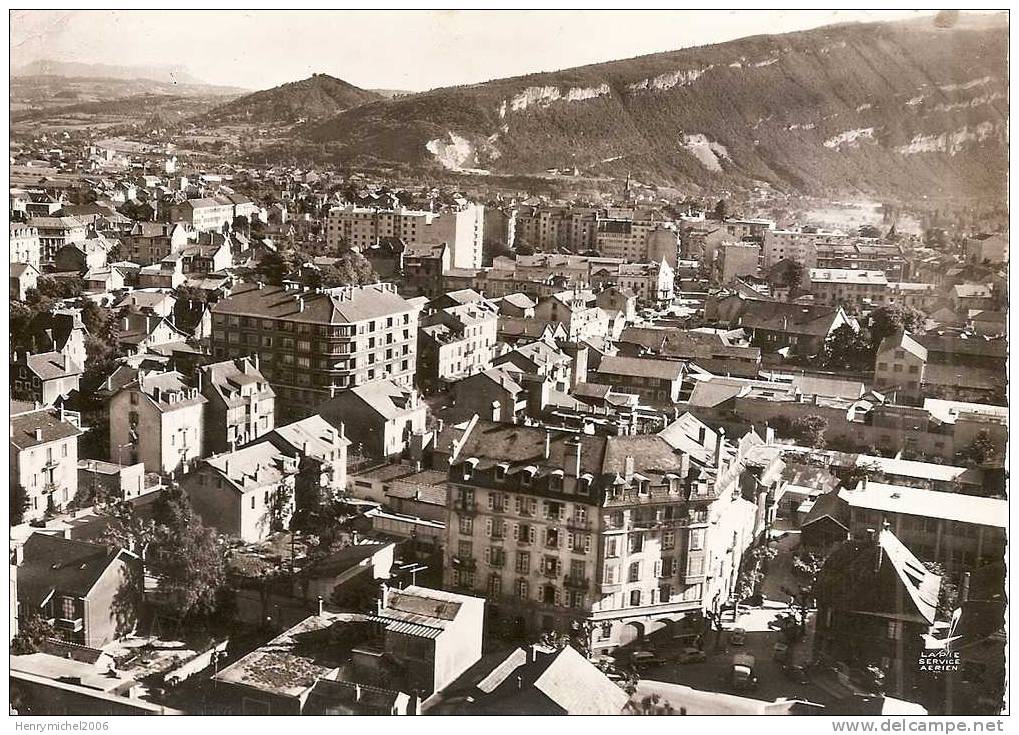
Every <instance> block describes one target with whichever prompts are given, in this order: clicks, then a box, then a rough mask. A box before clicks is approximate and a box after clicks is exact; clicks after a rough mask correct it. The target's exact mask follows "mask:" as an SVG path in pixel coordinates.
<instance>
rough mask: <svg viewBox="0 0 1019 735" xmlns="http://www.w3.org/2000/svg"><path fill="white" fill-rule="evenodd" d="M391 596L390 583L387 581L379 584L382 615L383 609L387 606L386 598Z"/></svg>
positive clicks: (379, 602) (379, 611)
mask: <svg viewBox="0 0 1019 735" xmlns="http://www.w3.org/2000/svg"><path fill="white" fill-rule="evenodd" d="M387 597H389V585H387V584H386V583H385V582H383V583H382V584H380V585H379V599H378V601H377V602H378V614H379V615H381V614H382V611H383V610H384V609H385V608H386V598H387Z"/></svg>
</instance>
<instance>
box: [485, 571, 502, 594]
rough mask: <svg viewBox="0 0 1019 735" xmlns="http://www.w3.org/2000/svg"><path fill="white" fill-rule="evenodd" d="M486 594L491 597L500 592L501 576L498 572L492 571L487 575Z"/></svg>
mask: <svg viewBox="0 0 1019 735" xmlns="http://www.w3.org/2000/svg"><path fill="white" fill-rule="evenodd" d="M488 594H489V595H490V596H492V597H498V596H499V595H501V594H502V577H500V576H499V575H498V574H494V573H493V574H491V575H490V576H489V577H488Z"/></svg>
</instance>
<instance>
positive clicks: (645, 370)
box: [588, 355, 687, 407]
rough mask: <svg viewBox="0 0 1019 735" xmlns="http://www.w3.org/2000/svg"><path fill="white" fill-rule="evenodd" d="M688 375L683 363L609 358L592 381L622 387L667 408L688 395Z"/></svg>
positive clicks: (605, 358) (599, 365) (601, 363)
mask: <svg viewBox="0 0 1019 735" xmlns="http://www.w3.org/2000/svg"><path fill="white" fill-rule="evenodd" d="M685 374H686V363H684V362H681V361H679V360H657V359H654V358H649V357H621V356H618V355H606V356H604V357H602V359H601V362H599V363H598V367H597V368H595V369H594V370H592V371H591V375H590V377H589V379H588V380H589V382H591V383H601V384H603V385H611V386H616V387H619V388H621V389H624V390H625V391H626V392H627V393H636V394H637V395H639V396H640V397H641V398H642V399H643V400H645V401H648V402H649V403H651V404H653V405H656V406H662V407H667V406H671V405H672V404H674V403H677V402H678V401H680V400H683V398H684V397H685V396H686V395H687V394H685V393H684V391H683V376H684V375H685Z"/></svg>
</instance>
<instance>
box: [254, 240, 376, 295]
mask: <svg viewBox="0 0 1019 735" xmlns="http://www.w3.org/2000/svg"><path fill="white" fill-rule="evenodd" d="M311 261H312V257H311V256H310V255H308V254H307V253H304V252H302V251H301V250H298V249H296V248H285V249H282V250H279V251H269V252H267V253H266V254H265V255H264V256H263V257H262V260H261V261H260V262H259V264H258V272H259V273H260V274H261V275H262V277H263V278H265V279H266V281H267V282H268V283H271V284H273V285H276V286H279V285H282V284H283V282H284V281H285V280H300V281H301V282H302V283H303V284H304V285H305V286H308V287H309V288H334V287H336V286H360V285H365V284H368V283H375V282H376V281H378V276H377V274H376V273H375V269H374V268H372V266H371V263H369V262H368V259H367V258H365V257H364V256H363V255H361V254H360V253H356V252H353V251H350V252H346V253H344V254H342V255H340V256H339V257H338V258H337V259H336V261H335V262H334V263H326V264H323V265H317V266H315V267H314V268H306V269H304V270H303V274H302V266H304V265H305V264H307V263H310V262H311Z"/></svg>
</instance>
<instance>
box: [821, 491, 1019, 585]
mask: <svg viewBox="0 0 1019 735" xmlns="http://www.w3.org/2000/svg"><path fill="white" fill-rule="evenodd" d="M835 492H836V493H837V494H838V503H836V504H835V505H833V507H832V508H831V509H830V511H829V515H830V516H832V517H833V518H835V519H837V520H839V521H840V522H841V523H842V524H843V525H844V527H845V528H846V530H847V531H848V534H849V535H850V536H851V537H852V538H855V539H864V538H867V536H868V534H869V533H870V532H873V531H875V530H880V529H882V528H889V529H890V530H891V531H892V532H893V533H895V535H896V536H897V537H898V538H899V539H901V540H902V542H903V543H905V544H907V545H908V546H909V548H910V549H912V550H913V552H914V553H915V554H916V555H917V556H918V557H920V559H923V560H924V561H934V562H938V563H940V564H941V565H942V566H943V568H944V569H945V572H946V573H947V574H949V575H952V576H958V575H961V573H962V572H966V571H971V570H974V569H976V568H978V567H980V566H982V565H983V564H984V563H986V562H988V561H994V560H1000V559H1001V558H1002V556H1003V555H1004V553H1005V528H1006V525H1007V523H1008V501H1007V500H1004V499H999V498H982V497H977V496H973V495H962V494H960V493H952V492H940V491H938V490H929V489H927V488H918V487H909V486H906V485H893V484H887V483H883V482H872V481H870V480H861V481H860V483H859V484H858V485H857V486H856V488H855V489H852V490H849V489H841V490H837V491H835ZM885 524H887V526H886V525H885ZM804 534H805V541H809V540H810V538H811V535H810V526H809V524H807V523H805V524H804Z"/></svg>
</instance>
